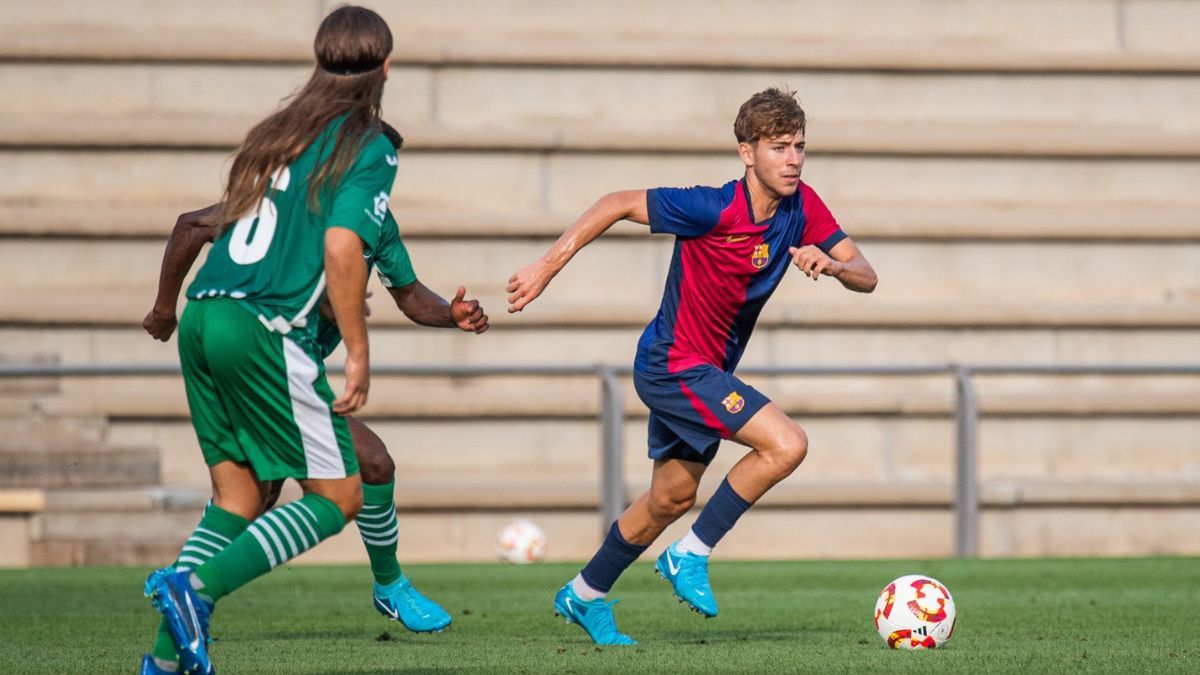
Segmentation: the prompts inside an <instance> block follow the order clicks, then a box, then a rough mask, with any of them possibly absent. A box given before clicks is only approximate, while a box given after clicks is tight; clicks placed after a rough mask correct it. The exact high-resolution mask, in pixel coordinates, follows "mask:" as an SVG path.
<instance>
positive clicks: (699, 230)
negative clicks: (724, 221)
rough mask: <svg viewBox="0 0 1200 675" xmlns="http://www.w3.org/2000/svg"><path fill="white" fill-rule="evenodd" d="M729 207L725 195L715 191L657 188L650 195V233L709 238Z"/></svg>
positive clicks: (648, 191) (718, 190)
mask: <svg viewBox="0 0 1200 675" xmlns="http://www.w3.org/2000/svg"><path fill="white" fill-rule="evenodd" d="M728 205H729V198H728V196H727V195H726V194H725V191H723V190H721V189H720V188H713V187H690V188H655V189H653V190H647V191H646V211H647V213H649V215H650V231H651V232H654V233H656V234H674V235H676V236H680V237H699V236H701V235H704V234H708V233H709V232H710V231H711V230H712V229H713V228H714V227H716V226H717V222H718V221H719V220H720V219H721V212H722V211H724V210H725V207H726V206H728Z"/></svg>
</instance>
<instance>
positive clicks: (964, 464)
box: [954, 366, 979, 558]
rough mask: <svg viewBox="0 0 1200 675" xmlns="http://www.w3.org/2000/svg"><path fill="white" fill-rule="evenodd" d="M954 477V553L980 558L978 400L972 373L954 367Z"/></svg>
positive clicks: (960, 367)
mask: <svg viewBox="0 0 1200 675" xmlns="http://www.w3.org/2000/svg"><path fill="white" fill-rule="evenodd" d="M954 382H955V427H956V434H955V436H956V441H957V447H956V471H955V473H956V476H955V484H954V554H955V555H956V556H958V557H960V558H974V557H976V556H978V555H979V475H978V468H977V448H976V429H977V427H978V423H979V399H978V397H977V396H976V394H975V385H974V383H973V382H972V381H971V370H970V369H969V368H967V367H965V366H956V367H955V368H954Z"/></svg>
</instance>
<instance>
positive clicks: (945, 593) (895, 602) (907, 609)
mask: <svg viewBox="0 0 1200 675" xmlns="http://www.w3.org/2000/svg"><path fill="white" fill-rule="evenodd" d="M875 629H876V630H878V631H879V635H880V637H882V638H883V639H884V641H885V642H887V645H888V646H889V647H891V648H892V649H934V648H936V647H941V646H942V645H944V644H946V642H947V641H949V640H950V636H951V635H953V634H954V598H951V597H950V591H949V590H947V589H946V586H945V585H943V584H942V583H941V582H940V581H938V580H937V579H934V578H933V577H929V576H925V575H924V574H909V575H907V576H903V577H900V578H899V579H896V580H895V581H893V582H892V583H890V584H888V585H887V586H886V587H884V589H883V592H881V593H880V594H879V601H878V602H876V603H875Z"/></svg>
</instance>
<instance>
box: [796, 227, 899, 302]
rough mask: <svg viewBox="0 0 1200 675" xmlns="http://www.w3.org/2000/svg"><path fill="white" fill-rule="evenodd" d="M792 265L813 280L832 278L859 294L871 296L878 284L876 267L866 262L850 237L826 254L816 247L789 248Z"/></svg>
mask: <svg viewBox="0 0 1200 675" xmlns="http://www.w3.org/2000/svg"><path fill="white" fill-rule="evenodd" d="M788 253H790V254H791V255H792V262H793V263H794V264H795V265H796V267H798V268H800V271H801V272H803V273H804V275H805V276H807V277H809V278H810V279H812V280H813V281H816V280H817V279H820V278H821V275H822V274H824V275H826V276H830V277H833V278H835V279H837V280H838V281H840V282H842V285H843V286H845V287H846V288H848V289H850V290H852V291H858V292H859V293H870V292H871V291H873V290H875V286H876V285H877V284H878V283H879V277H878V276H876V274H875V268H874V267H871V263H870V262H868V261H867V258H866V256H864V255H863V254H862V251H860V250H859V248H858V246H857V245H856V244H855V243H854V242H853V241H851V240H850V238H849V237H847V238H845V239H843V240H841V241H839V242H838V243H837V244H835V245H834V247H833V248H831V249H830V250H829V254H828V255H827V254H826V253H825V252H824V251H822V250H821V249H819V248H817V247H816V246H811V245H810V246H804V247H801V248H796V247H795V246H793V247H791V248H789V249H788Z"/></svg>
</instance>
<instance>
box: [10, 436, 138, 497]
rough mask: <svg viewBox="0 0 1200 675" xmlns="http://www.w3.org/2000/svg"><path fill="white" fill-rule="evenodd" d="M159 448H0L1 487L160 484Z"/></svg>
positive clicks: (69, 446) (91, 486)
mask: <svg viewBox="0 0 1200 675" xmlns="http://www.w3.org/2000/svg"><path fill="white" fill-rule="evenodd" d="M159 481H160V477H159V467H158V451H157V450H154V449H150V448H123V447H108V446H86V445H74V444H73V445H68V446H62V447H34V448H28V449H17V448H10V447H6V448H0V487H3V488H44V489H55V488H59V489H61V488H107V487H133V486H145V485H157V484H158V483H159Z"/></svg>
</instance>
